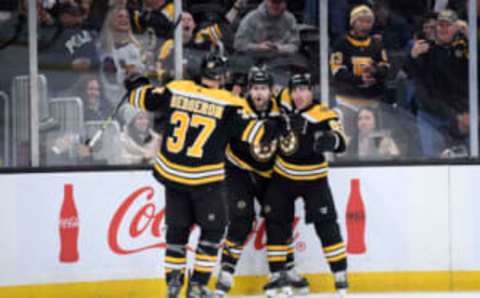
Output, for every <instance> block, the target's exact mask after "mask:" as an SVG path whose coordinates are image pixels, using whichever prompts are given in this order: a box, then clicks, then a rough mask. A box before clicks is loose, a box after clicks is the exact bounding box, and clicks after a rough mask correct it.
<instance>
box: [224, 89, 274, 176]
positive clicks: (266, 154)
mask: <svg viewBox="0 0 480 298" xmlns="http://www.w3.org/2000/svg"><path fill="white" fill-rule="evenodd" d="M246 101H247V105H248V109H247V113H248V114H249V117H250V118H251V119H265V118H267V117H278V116H280V107H279V105H278V104H277V102H276V100H275V98H272V100H271V101H270V104H269V107H268V109H267V111H265V112H264V113H261V114H259V113H257V112H255V109H254V108H253V107H254V104H253V103H252V102H251V100H250V98H247V99H246ZM276 150H277V141H273V142H271V143H270V144H249V143H247V142H242V141H240V140H238V139H233V140H232V141H231V142H230V143H229V144H228V146H227V151H226V157H227V162H228V163H230V164H231V165H233V166H236V167H238V168H240V169H243V170H246V171H251V172H253V173H255V174H258V175H260V176H262V177H265V178H269V177H271V175H272V170H273V164H274V162H275V152H276Z"/></svg>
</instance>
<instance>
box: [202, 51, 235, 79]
mask: <svg viewBox="0 0 480 298" xmlns="http://www.w3.org/2000/svg"><path fill="white" fill-rule="evenodd" d="M227 64H228V59H227V58H226V57H224V56H221V55H218V54H212V53H210V54H208V55H206V56H205V57H204V58H203V60H202V64H201V66H200V75H201V77H202V78H206V79H210V80H218V79H219V77H220V76H224V75H225V74H226V73H227Z"/></svg>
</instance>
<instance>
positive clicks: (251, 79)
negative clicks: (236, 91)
mask: <svg viewBox="0 0 480 298" xmlns="http://www.w3.org/2000/svg"><path fill="white" fill-rule="evenodd" d="M254 84H258V85H268V86H269V87H272V86H273V77H272V75H270V74H269V73H268V72H267V71H266V70H265V69H264V68H260V67H257V66H254V67H252V68H251V69H250V71H249V73H248V86H249V87H251V86H252V85H254Z"/></svg>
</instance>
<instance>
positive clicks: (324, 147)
mask: <svg viewBox="0 0 480 298" xmlns="http://www.w3.org/2000/svg"><path fill="white" fill-rule="evenodd" d="M340 142H341V141H340V137H339V136H338V135H337V134H336V133H334V132H331V131H318V132H316V133H315V135H314V137H313V151H314V152H315V153H318V154H321V153H324V152H334V151H335V150H337V149H338V148H339V146H340Z"/></svg>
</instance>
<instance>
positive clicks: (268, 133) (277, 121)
mask: <svg viewBox="0 0 480 298" xmlns="http://www.w3.org/2000/svg"><path fill="white" fill-rule="evenodd" d="M264 126H265V136H264V137H263V140H262V144H268V143H270V142H271V141H273V140H275V139H277V138H278V137H280V136H282V135H284V134H285V133H286V122H285V118H284V117H270V118H267V119H266V120H264Z"/></svg>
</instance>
